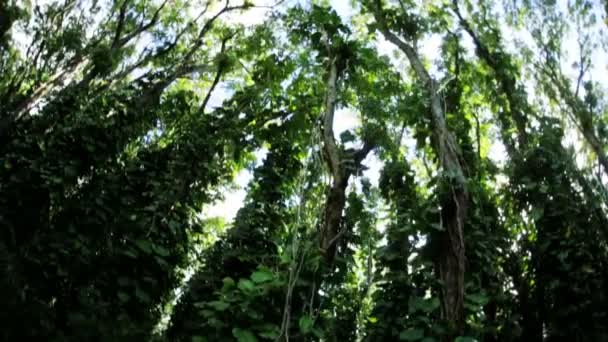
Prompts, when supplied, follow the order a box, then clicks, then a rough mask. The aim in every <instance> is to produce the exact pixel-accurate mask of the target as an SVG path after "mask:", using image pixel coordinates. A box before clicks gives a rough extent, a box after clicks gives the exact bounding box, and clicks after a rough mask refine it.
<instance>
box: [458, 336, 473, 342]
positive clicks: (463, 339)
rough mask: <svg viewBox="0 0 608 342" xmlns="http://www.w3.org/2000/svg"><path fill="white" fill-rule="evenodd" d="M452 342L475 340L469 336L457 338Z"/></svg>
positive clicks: (471, 341) (470, 341)
mask: <svg viewBox="0 0 608 342" xmlns="http://www.w3.org/2000/svg"><path fill="white" fill-rule="evenodd" d="M454 342H477V340H476V339H474V338H473V337H469V336H458V337H456V339H455V340H454Z"/></svg>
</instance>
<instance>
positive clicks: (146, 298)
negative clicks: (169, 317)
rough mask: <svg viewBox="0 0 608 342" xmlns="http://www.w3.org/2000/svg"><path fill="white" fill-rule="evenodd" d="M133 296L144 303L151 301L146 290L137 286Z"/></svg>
mask: <svg viewBox="0 0 608 342" xmlns="http://www.w3.org/2000/svg"><path fill="white" fill-rule="evenodd" d="M135 296H136V297H137V298H138V299H139V300H141V301H142V302H144V303H150V302H151V301H152V299H151V298H150V296H149V295H148V294H147V293H146V291H144V290H142V289H140V288H139V287H138V288H137V289H136V290H135Z"/></svg>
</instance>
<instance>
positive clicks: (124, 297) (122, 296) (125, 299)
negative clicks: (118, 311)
mask: <svg viewBox="0 0 608 342" xmlns="http://www.w3.org/2000/svg"><path fill="white" fill-rule="evenodd" d="M130 298H131V296H129V295H128V294H126V293H125V292H122V291H121V292H118V299H120V301H121V302H123V303H124V302H128V301H129V299H130Z"/></svg>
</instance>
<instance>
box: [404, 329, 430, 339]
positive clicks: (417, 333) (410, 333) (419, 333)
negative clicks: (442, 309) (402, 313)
mask: <svg viewBox="0 0 608 342" xmlns="http://www.w3.org/2000/svg"><path fill="white" fill-rule="evenodd" d="M422 338H424V330H422V329H408V330H404V331H402V332H401V334H399V340H401V341H418V340H421V339H422Z"/></svg>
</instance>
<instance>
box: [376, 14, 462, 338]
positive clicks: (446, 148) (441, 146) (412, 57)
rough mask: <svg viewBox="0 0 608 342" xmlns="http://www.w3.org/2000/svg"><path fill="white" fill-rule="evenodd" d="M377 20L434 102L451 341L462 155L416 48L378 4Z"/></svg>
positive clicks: (455, 323) (457, 325)
mask: <svg viewBox="0 0 608 342" xmlns="http://www.w3.org/2000/svg"><path fill="white" fill-rule="evenodd" d="M376 4H377V7H376V11H375V14H376V20H377V21H378V23H379V26H380V31H381V32H382V34H383V35H384V37H385V38H386V39H387V40H388V41H390V42H391V43H393V44H395V45H396V46H397V47H398V48H399V49H400V50H401V51H403V53H404V54H405V55H406V56H407V58H408V60H409V62H410V64H411V66H412V68H413V69H414V72H415V73H416V75H417V77H418V79H419V80H420V81H421V82H422V84H423V85H424V87H425V88H426V91H427V93H428V94H429V96H430V100H431V116H432V117H431V121H432V123H433V138H434V141H435V144H436V146H435V151H436V153H437V156H438V157H439V160H440V163H441V168H442V169H443V172H444V174H445V175H447V177H448V179H449V181H450V183H451V184H450V185H451V186H450V188H451V192H452V193H451V196H449V197H448V199H446V200H444V203H442V213H441V215H442V219H443V222H444V223H445V228H446V231H445V233H444V235H443V236H442V238H441V241H440V245H441V253H440V255H439V256H438V260H437V271H438V273H439V277H440V279H441V281H442V283H443V290H442V298H441V300H442V303H441V308H442V310H441V312H442V317H443V319H444V320H446V321H447V322H448V324H450V325H451V326H452V328H453V330H452V333H453V334H448V335H447V336H445V338H444V340H446V341H452V340H453V339H454V338H455V336H458V335H462V333H463V332H464V305H463V303H464V273H465V245H464V221H465V218H466V211H467V204H468V192H467V185H466V178H465V172H464V167H463V165H462V164H461V161H462V155H461V152H460V149H459V147H458V145H457V143H456V140H455V138H454V136H453V134H452V132H450V130H449V129H448V127H447V124H446V121H445V113H444V110H443V105H442V100H441V97H440V95H439V91H438V87H437V84H436V82H435V80H433V79H432V78H431V76H430V75H429V73H428V71H427V70H426V68H425V67H424V65H423V64H422V62H421V61H420V58H419V56H418V52H417V51H416V49H415V47H414V46H413V45H411V44H409V43H407V42H405V41H404V40H402V39H400V38H399V37H397V36H396V35H395V34H394V33H393V32H391V31H390V30H389V28H388V27H387V26H386V22H385V21H384V17H383V14H382V9H381V8H380V4H379V2H377V3H376Z"/></svg>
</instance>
